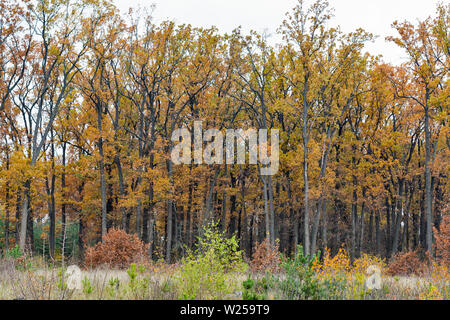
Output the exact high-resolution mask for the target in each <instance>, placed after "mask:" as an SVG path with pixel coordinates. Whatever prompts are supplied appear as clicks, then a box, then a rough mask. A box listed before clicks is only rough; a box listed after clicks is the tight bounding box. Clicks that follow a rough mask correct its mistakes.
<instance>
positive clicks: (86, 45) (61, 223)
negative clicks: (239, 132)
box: [0, 0, 450, 264]
mask: <svg viewBox="0 0 450 320" xmlns="http://www.w3.org/2000/svg"><path fill="white" fill-rule="evenodd" d="M332 17H333V9H332V8H331V7H330V5H329V4H328V2H327V1H325V0H317V1H316V2H314V3H313V4H312V5H310V6H306V4H305V3H304V2H303V1H301V0H300V1H299V2H298V4H297V6H296V7H295V8H293V9H292V10H291V11H290V12H288V13H287V14H286V18H285V20H284V21H280V27H279V29H278V30H277V32H278V33H279V34H280V35H281V36H282V41H281V42H280V43H277V44H274V43H272V42H271V40H270V37H269V36H268V35H267V34H265V33H258V32H254V31H252V32H250V33H249V34H243V32H242V31H241V29H240V28H236V29H235V30H234V31H233V32H232V33H230V34H222V33H220V32H219V30H218V29H217V28H215V27H212V28H199V27H194V26H191V25H177V24H175V23H174V22H172V21H164V22H161V23H159V24H156V23H154V19H153V16H152V10H151V8H150V7H149V8H140V9H133V10H131V9H130V11H129V12H128V13H126V14H121V13H120V12H119V10H118V9H117V8H116V7H115V6H114V4H113V3H112V2H111V1H109V0H21V1H12V0H1V1H0V251H1V252H3V255H5V256H6V255H7V253H8V252H11V251H14V250H16V251H21V252H27V253H28V254H29V255H35V256H44V257H45V258H46V259H51V260H52V261H57V260H61V259H67V260H69V259H72V261H80V262H81V261H84V259H85V255H86V254H87V250H89V248H91V247H93V246H94V245H96V244H97V243H101V242H102V239H103V241H104V238H105V237H107V236H108V234H109V232H110V231H111V232H113V233H114V232H118V230H121V231H124V232H125V233H126V234H128V235H132V236H133V237H135V238H134V239H137V240H139V241H141V242H142V243H143V244H144V247H145V250H144V251H145V254H146V255H147V258H148V259H149V260H151V261H158V260H163V261H164V262H165V263H167V264H171V263H176V262H179V261H181V259H182V258H183V257H185V256H186V255H187V254H188V253H189V252H190V251H191V250H192V249H193V248H195V246H196V244H197V242H198V241H200V242H201V241H202V240H201V239H204V236H205V232H206V235H208V234H209V233H208V230H209V229H208V227H207V226H211V225H213V226H214V227H215V229H217V230H218V231H220V233H221V234H222V235H223V236H225V237H228V238H230V237H233V236H234V237H233V238H232V239H238V243H237V248H238V249H239V250H241V251H242V254H243V257H248V258H251V257H252V256H253V257H254V256H255V252H257V251H258V250H257V248H258V245H259V244H261V243H265V244H266V245H268V246H272V247H276V248H277V250H279V252H280V253H281V254H283V255H286V256H292V255H293V254H295V252H297V251H298V248H301V250H302V251H303V252H302V254H304V255H305V256H313V255H315V254H316V253H317V252H319V251H320V252H322V253H324V252H329V254H330V256H334V255H336V254H339V253H340V252H342V250H345V251H346V252H348V256H349V257H350V259H351V260H352V261H353V260H354V259H358V258H361V257H362V256H363V255H365V254H368V255H371V256H376V257H379V258H383V259H388V260H389V259H391V258H392V257H394V256H397V255H398V254H399V253H409V252H413V251H417V250H419V251H421V252H422V253H423V255H429V256H431V257H433V259H437V260H439V259H443V260H444V261H447V263H448V262H449V261H450V258H449V255H450V226H449V225H450V216H449V215H450V208H449V204H448V199H449V191H450V189H449V187H450V184H449V180H448V177H449V165H450V162H449V156H450V125H449V106H450V98H449V95H450V89H449V83H450V78H449V75H450V5H448V4H441V5H439V6H437V8H436V10H435V15H434V16H432V17H429V18H428V19H425V20H423V21H418V22H416V23H412V22H408V21H401V19H402V17H398V18H399V21H395V22H394V21H393V24H392V34H393V36H392V37H388V38H387V39H386V41H387V42H391V43H394V44H395V45H396V46H399V47H401V48H402V50H403V52H404V53H405V55H406V56H407V57H408V59H407V60H406V61H405V62H404V63H403V64H401V65H391V64H388V63H385V62H384V60H383V58H382V57H380V56H374V55H371V54H369V53H367V52H366V50H365V45H366V44H367V43H369V42H371V41H372V40H373V39H374V37H375V36H376V35H373V34H370V33H368V32H366V31H365V30H362V29H357V30H354V31H353V32H350V33H344V32H343V31H341V29H340V28H339V26H334V25H333V23H332V21H333V20H332ZM194 121H202V124H203V127H204V128H217V129H219V130H221V131H223V132H225V130H226V129H241V128H242V129H248V128H256V129H268V130H271V129H278V130H279V133H280V142H279V170H278V172H277V173H276V174H275V175H261V174H260V170H259V169H260V168H259V166H257V165H253V164H249V163H248V161H247V162H246V163H245V164H236V163H234V164H229V163H225V162H224V163H222V164H196V163H191V164H187V165H185V164H184V165H174V163H173V161H172V160H171V157H170V155H171V151H172V149H173V148H174V142H173V140H172V139H171V137H172V134H173V132H174V130H176V129H178V128H187V129H188V130H191V129H192V128H193V123H194ZM190 132H191V131H190ZM192 134H193V133H192ZM203 143H206V142H205V141H204V142H203ZM269 149H270V148H269ZM205 230H206V231H205ZM199 239H200V240H199Z"/></svg>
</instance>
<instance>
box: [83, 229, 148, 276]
mask: <svg viewBox="0 0 450 320" xmlns="http://www.w3.org/2000/svg"><path fill="white" fill-rule="evenodd" d="M147 248H148V245H146V244H145V243H144V242H143V241H141V240H140V239H139V238H138V237H137V235H135V234H133V235H131V234H127V233H126V232H125V231H123V230H120V229H114V228H113V229H110V230H109V231H108V233H107V234H105V235H104V236H103V242H99V243H97V244H96V245H95V246H94V247H90V248H87V250H86V254H85V260H84V263H85V265H86V267H88V268H95V267H98V266H101V265H107V266H108V267H111V268H119V269H126V268H128V267H129V266H130V264H132V263H138V262H142V261H143V260H145V256H146V251H147Z"/></svg>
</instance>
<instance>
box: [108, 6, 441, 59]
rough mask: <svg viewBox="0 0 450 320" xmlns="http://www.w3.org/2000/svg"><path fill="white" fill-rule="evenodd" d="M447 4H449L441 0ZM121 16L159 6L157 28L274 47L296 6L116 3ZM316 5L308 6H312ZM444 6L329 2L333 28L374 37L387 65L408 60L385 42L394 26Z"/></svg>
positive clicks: (373, 48) (371, 47)
mask: <svg viewBox="0 0 450 320" xmlns="http://www.w3.org/2000/svg"><path fill="white" fill-rule="evenodd" d="M442 1H443V2H444V3H447V1H449V0H441V2H442ZM114 2H115V3H116V5H117V6H118V8H119V9H120V10H121V11H122V12H126V11H127V10H128V8H129V7H130V6H132V7H135V6H137V5H140V6H142V7H147V6H150V5H151V4H155V5H156V9H155V11H154V19H155V22H157V23H158V22H160V21H162V20H173V21H175V22H176V23H178V24H181V23H189V24H191V25H193V26H201V27H210V26H212V25H215V26H216V27H218V28H219V30H220V31H221V32H231V31H232V30H233V29H234V28H236V27H238V26H242V29H243V32H244V33H247V32H248V31H249V30H251V29H253V30H256V31H258V32H262V31H268V33H270V34H273V39H274V40H273V41H274V42H275V41H279V37H278V36H276V34H275V33H276V29H277V28H278V27H279V26H280V24H281V22H282V21H283V19H284V17H285V13H286V12H288V11H289V10H290V9H292V8H293V7H294V6H295V5H296V3H297V0H114ZM312 2H313V0H309V1H307V3H312ZM438 2H439V0H329V3H330V6H331V7H333V8H334V9H335V17H334V19H333V21H332V25H334V26H335V25H340V26H341V29H342V30H343V31H344V32H350V31H353V30H355V29H356V28H358V27H361V28H363V29H365V30H366V31H368V32H371V33H373V34H375V35H378V36H379V37H378V39H377V40H376V41H375V42H374V43H370V44H368V45H367V46H366V48H367V50H368V51H369V52H370V53H371V54H374V55H375V54H382V55H383V59H384V60H385V61H386V62H389V63H393V64H399V63H401V62H402V61H403V60H404V54H403V52H402V50H401V49H400V48H398V47H396V45H395V44H393V43H390V42H387V41H385V37H386V36H388V35H396V31H395V30H394V29H392V28H391V24H392V22H393V21H395V20H399V21H403V20H408V21H410V22H414V23H415V22H416V21H417V19H420V20H422V19H424V18H426V17H428V16H430V15H431V16H434V15H435V11H436V5H437V3H438Z"/></svg>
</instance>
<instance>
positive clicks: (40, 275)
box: [0, 258, 450, 300]
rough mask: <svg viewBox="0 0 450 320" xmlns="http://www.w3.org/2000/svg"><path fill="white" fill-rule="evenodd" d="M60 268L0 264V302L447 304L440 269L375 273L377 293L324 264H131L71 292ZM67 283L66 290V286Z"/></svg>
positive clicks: (355, 275) (30, 262)
mask: <svg viewBox="0 0 450 320" xmlns="http://www.w3.org/2000/svg"><path fill="white" fill-rule="evenodd" d="M66 268H67V266H66V267H65V268H64V269H63V267H62V266H61V265H60V266H58V267H56V266H51V265H49V264H48V263H46V262H44V261H43V260H42V259H39V258H33V259H26V260H23V261H21V263H20V264H17V263H15V261H14V260H11V259H9V260H2V261H1V262H0V299H25V300H28V299H33V300H41V299H44V300H47V299H51V300H53V299H54V300H61V299H63V300H67V299H79V300H105V299H131V300H145V299H159V300H161V299H162V300H166V299H168V300H173V299H225V300H226V299H245V300H256V299H258V300H262V299H289V300H292V299H351V300H354V299H357V300H359V299H361V300H374V299H376V300H403V299H449V289H450V281H449V278H448V273H446V272H447V271H446V270H445V272H444V271H443V270H442V268H441V269H439V270H435V272H434V273H433V274H430V276H426V277H420V278H419V277H415V276H408V277H401V276H394V277H392V276H387V275H385V274H384V273H382V274H381V288H380V289H373V290H371V289H367V287H366V286H365V284H364V283H365V281H366V280H367V278H368V276H367V275H365V274H364V273H363V272H359V271H358V269H357V268H352V269H351V270H348V271H346V272H344V271H343V270H342V268H341V269H340V268H339V267H337V266H334V269H333V270H331V269H330V268H329V266H326V268H328V269H327V270H325V269H326V268H324V265H322V266H321V267H317V266H315V265H313V266H312V268H311V269H309V270H301V269H299V268H298V266H296V269H297V271H296V272H295V273H293V272H292V270H289V269H282V270H280V271H279V272H271V273H269V272H267V273H261V272H252V271H251V269H250V268H248V266H244V269H243V270H242V272H236V271H230V272H224V273H221V272H217V273H216V274H214V273H210V272H209V271H210V270H207V269H204V273H203V274H202V272H199V270H196V271H195V275H194V274H191V273H190V271H189V270H187V269H186V265H183V264H176V265H165V264H163V263H154V264H146V265H135V264H132V265H131V266H130V267H129V268H128V269H127V270H114V269H105V268H98V269H95V270H82V271H81V282H80V286H79V287H78V288H73V286H72V288H71V285H70V284H69V281H68V280H69V277H68V276H67V273H66V272H65V270H66ZM68 284H69V285H68Z"/></svg>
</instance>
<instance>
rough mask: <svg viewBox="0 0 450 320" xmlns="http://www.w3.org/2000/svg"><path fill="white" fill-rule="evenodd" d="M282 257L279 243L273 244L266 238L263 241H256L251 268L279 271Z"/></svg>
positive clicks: (263, 270)
mask: <svg viewBox="0 0 450 320" xmlns="http://www.w3.org/2000/svg"><path fill="white" fill-rule="evenodd" d="M280 263H281V257H280V252H279V251H278V244H275V245H272V244H270V242H269V239H268V238H266V239H265V240H264V241H263V242H261V243H256V247H255V252H253V255H252V260H251V262H250V268H251V269H252V271H253V272H279V271H280Z"/></svg>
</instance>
